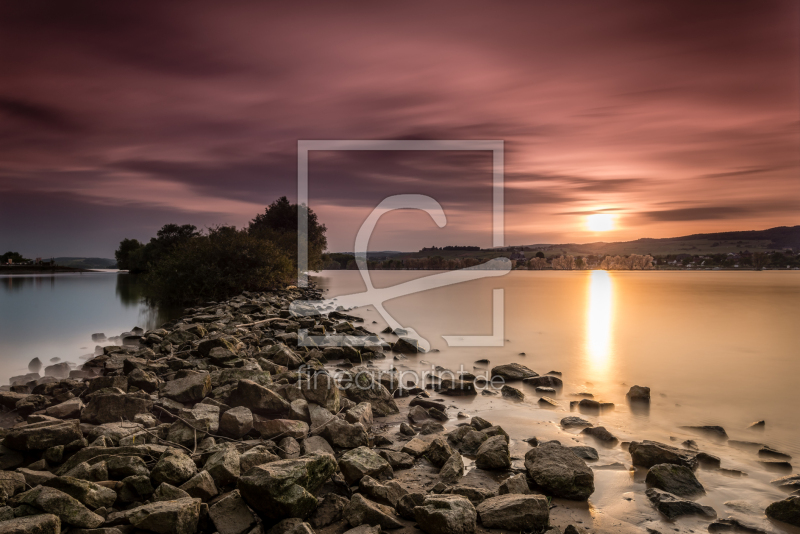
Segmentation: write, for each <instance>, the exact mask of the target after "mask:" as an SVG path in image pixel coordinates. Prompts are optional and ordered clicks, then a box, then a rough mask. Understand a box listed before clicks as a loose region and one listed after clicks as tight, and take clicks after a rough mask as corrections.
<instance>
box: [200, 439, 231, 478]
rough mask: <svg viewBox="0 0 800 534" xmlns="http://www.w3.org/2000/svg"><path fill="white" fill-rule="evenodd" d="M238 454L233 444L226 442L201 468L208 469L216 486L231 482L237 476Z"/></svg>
mask: <svg viewBox="0 0 800 534" xmlns="http://www.w3.org/2000/svg"><path fill="white" fill-rule="evenodd" d="M239 456H240V454H239V451H238V450H237V449H236V446H235V445H234V444H226V446H225V447H224V448H222V449H221V450H219V451H217V452H215V453H214V454H212V455H211V456H210V457H209V459H208V460H206V463H205V465H204V466H203V468H204V469H205V470H206V471H208V473H209V474H210V475H211V478H213V479H214V484H215V485H216V486H217V487H218V488H222V487H225V486H227V485H228V484H232V483H234V482H236V479H237V478H239V475H240V471H239Z"/></svg>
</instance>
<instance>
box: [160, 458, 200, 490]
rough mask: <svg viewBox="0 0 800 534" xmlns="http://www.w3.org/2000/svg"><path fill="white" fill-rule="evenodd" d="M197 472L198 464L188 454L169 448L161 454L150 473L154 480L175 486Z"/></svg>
mask: <svg viewBox="0 0 800 534" xmlns="http://www.w3.org/2000/svg"><path fill="white" fill-rule="evenodd" d="M196 473H197V466H196V465H195V463H194V461H193V460H192V459H191V458H190V457H188V456H187V455H185V454H183V453H181V452H178V451H174V450H169V451H167V452H165V453H164V454H162V455H161V458H159V459H158V462H157V463H156V465H155V466H154V467H153V470H152V471H151V473H150V476H151V478H152V479H153V482H155V483H156V484H161V483H162V482H166V483H168V484H171V485H173V486H180V485H181V484H183V483H184V482H186V481H187V480H189V479H190V478H192V477H193V476H194V475H195V474H196Z"/></svg>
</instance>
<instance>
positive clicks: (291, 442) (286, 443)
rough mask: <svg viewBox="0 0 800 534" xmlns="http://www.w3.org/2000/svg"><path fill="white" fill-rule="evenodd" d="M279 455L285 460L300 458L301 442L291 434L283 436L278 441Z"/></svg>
mask: <svg viewBox="0 0 800 534" xmlns="http://www.w3.org/2000/svg"><path fill="white" fill-rule="evenodd" d="M278 456H280V457H281V458H283V459H284V460H288V459H289V458H300V443H299V442H298V441H297V440H296V439H294V438H293V437H291V436H287V437H285V438H283V439H282V440H280V441H279V442H278Z"/></svg>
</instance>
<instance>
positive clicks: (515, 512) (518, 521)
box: [477, 493, 550, 532]
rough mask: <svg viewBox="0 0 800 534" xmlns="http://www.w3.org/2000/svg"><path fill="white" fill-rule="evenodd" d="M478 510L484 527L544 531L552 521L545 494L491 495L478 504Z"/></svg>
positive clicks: (517, 530)
mask: <svg viewBox="0 0 800 534" xmlns="http://www.w3.org/2000/svg"><path fill="white" fill-rule="evenodd" d="M477 512H478V516H479V517H480V519H481V524H482V525H483V526H484V527H486V528H501V529H504V530H511V531H514V532H522V531H523V530H525V531H529V530H532V531H534V532H539V531H543V530H544V529H545V528H546V527H547V526H548V524H549V521H550V504H549V503H548V501H547V497H545V496H544V495H519V494H513V493H510V494H507V495H499V496H497V497H491V498H489V499H486V500H485V501H483V502H482V503H480V504H479V505H478V506H477Z"/></svg>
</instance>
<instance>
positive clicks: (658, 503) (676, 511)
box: [645, 488, 717, 520]
mask: <svg viewBox="0 0 800 534" xmlns="http://www.w3.org/2000/svg"><path fill="white" fill-rule="evenodd" d="M645 493H646V494H647V498H648V499H650V502H651V503H653V506H655V507H656V510H658V511H659V512H661V513H662V514H664V517H666V518H667V519H669V520H673V519H677V518H678V517H681V516H684V515H702V516H706V517H716V515H717V513H716V512H715V511H714V509H713V508H711V507H710V506H704V505H702V504H698V503H696V502H694V501H689V500H686V499H681V498H680V497H678V496H677V495H673V494H672V493H668V492H666V491H661V490H660V489H656V488H650V489H648V490H647V491H646V492H645Z"/></svg>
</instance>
